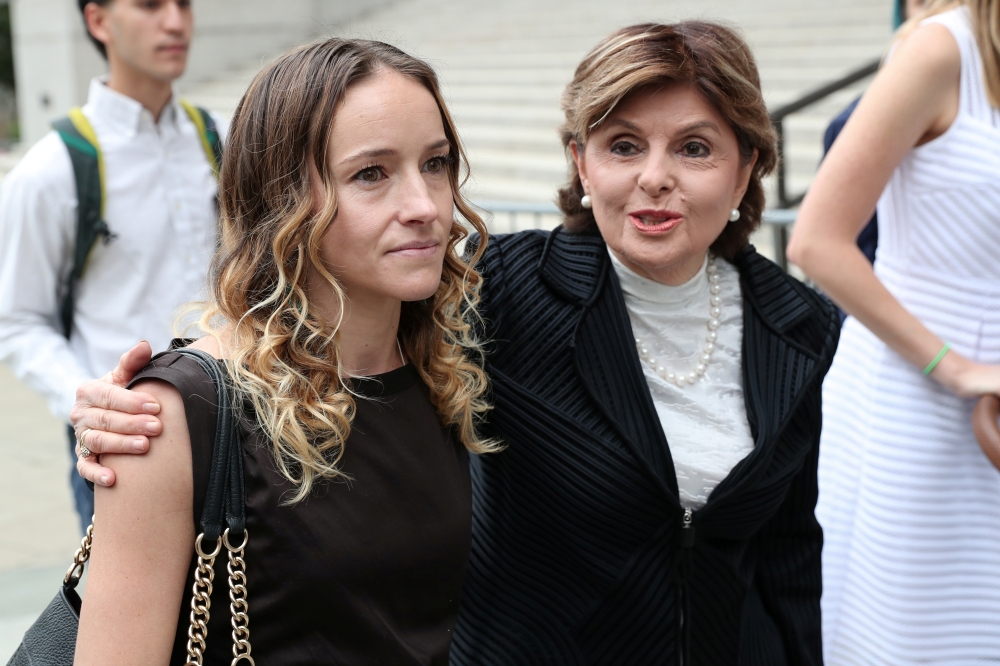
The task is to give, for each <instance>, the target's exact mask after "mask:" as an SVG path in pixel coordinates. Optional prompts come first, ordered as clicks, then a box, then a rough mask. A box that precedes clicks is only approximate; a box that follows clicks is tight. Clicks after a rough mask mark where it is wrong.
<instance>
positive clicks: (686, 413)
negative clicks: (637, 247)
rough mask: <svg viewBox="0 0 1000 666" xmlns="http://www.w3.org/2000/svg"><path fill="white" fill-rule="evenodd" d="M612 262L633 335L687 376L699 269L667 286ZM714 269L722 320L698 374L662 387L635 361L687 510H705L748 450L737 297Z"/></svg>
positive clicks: (692, 357)
mask: <svg viewBox="0 0 1000 666" xmlns="http://www.w3.org/2000/svg"><path fill="white" fill-rule="evenodd" d="M609 254H611V253H610V251H609ZM611 261H612V264H613V265H614V267H615V273H617V275H618V281H619V282H620V283H621V287H622V292H623V293H624V296H625V308H626V309H627V310H628V316H629V319H630V320H631V322H632V332H633V336H634V337H635V338H638V339H639V340H640V341H641V342H642V344H643V345H645V346H646V347H647V348H649V349H650V350H651V352H652V355H653V357H654V358H656V359H657V363H658V364H659V365H662V366H664V367H665V368H666V369H667V371H668V372H685V373H687V372H691V371H692V370H693V369H694V367H695V366H696V365H697V363H698V357H699V356H701V353H702V348H703V345H704V344H705V335H706V334H707V333H708V320H709V307H710V306H709V297H710V294H709V283H708V275H707V273H706V272H705V267H704V266H703V267H702V270H700V271H698V274H697V275H695V276H694V277H693V278H691V280H689V281H688V282H686V283H684V284H682V285H679V286H669V285H665V284H660V283H659V282H654V281H653V280H649V279H646V278H644V277H642V276H641V275H638V274H636V273H635V272H633V271H632V270H630V269H629V268H627V267H626V266H625V265H624V264H622V263H621V262H620V261H619V260H618V258H617V257H615V256H614V254H611ZM706 264H707V259H706ZM715 264H716V268H717V270H718V272H719V275H720V282H719V284H720V285H721V287H722V291H721V293H720V294H719V295H720V296H721V297H722V306H721V307H722V315H721V316H720V317H719V323H720V325H719V329H718V331H717V332H718V339H717V340H716V343H715V345H716V346H715V352H714V353H713V354H712V359H711V361H710V362H709V364H708V369H707V370H706V371H705V375H704V376H703V377H702V378H701V379H699V380H698V381H697V382H695V383H694V384H687V385H685V386H677V385H676V384H672V383H667V381H666V380H665V379H663V378H662V377H660V376H659V375H658V374H656V372H655V371H654V369H653V368H652V367H650V365H649V364H648V363H646V362H645V361H642V369H643V374H644V375H645V377H646V384H647V385H648V386H649V392H650V394H651V395H652V397H653V404H654V405H655V406H656V413H657V415H658V416H659V417H660V424H661V426H662V427H663V433H664V434H665V435H666V437H667V442H668V444H669V446H670V455H671V457H672V458H673V461H674V469H675V470H676V472H677V486H678V488H679V489H680V502H681V505H682V506H683V507H685V508H690V509H698V508H701V507H702V506H704V505H705V503H706V502H707V501H708V496H709V495H710V494H711V493H712V491H713V490H715V487H716V486H717V485H719V482H721V481H722V480H723V479H724V478H726V476H727V475H728V474H729V472H730V471H732V469H733V467H735V466H736V463H738V462H739V461H740V460H743V458H745V457H746V456H747V454H748V453H750V451H751V450H753V437H752V436H751V434H750V424H749V423H748V422H747V414H746V406H745V404H744V402H743V374H742V373H743V370H742V366H741V363H740V357H741V349H742V342H743V298H742V294H741V292H740V279H739V273H738V272H737V270H736V267H734V266H733V265H732V264H730V263H729V262H727V261H725V260H723V259H716V261H715Z"/></svg>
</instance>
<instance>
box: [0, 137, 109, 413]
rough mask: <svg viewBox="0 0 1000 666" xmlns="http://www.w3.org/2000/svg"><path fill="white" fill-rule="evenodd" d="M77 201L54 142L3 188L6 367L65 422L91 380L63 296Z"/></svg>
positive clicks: (1, 309)
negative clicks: (73, 340) (72, 340)
mask: <svg viewBox="0 0 1000 666" xmlns="http://www.w3.org/2000/svg"><path fill="white" fill-rule="evenodd" d="M75 202H76V194H75V184H74V181H73V173H72V166H71V164H70V161H69V155H68V154H67V153H66V149H65V147H64V146H62V145H61V142H60V139H59V138H58V137H57V136H56V135H54V134H51V135H49V136H46V137H45V138H44V139H42V141H41V142H39V144H38V145H37V146H35V147H34V148H32V150H31V151H29V153H28V154H27V155H25V157H24V158H23V160H22V162H21V163H20V164H18V166H17V167H15V169H14V170H13V171H11V173H10V174H8V176H7V177H6V178H5V179H4V182H3V186H2V187H0V361H3V362H5V363H7V364H8V365H9V366H10V368H11V370H12V371H13V372H14V374H15V375H16V376H17V377H18V379H20V380H21V381H23V382H24V383H25V384H27V385H28V386H29V387H30V388H31V389H33V390H34V391H36V392H38V393H40V394H41V395H42V396H43V397H44V398H45V399H46V401H47V402H48V404H49V408H50V409H51V410H52V412H53V413H54V414H55V415H56V416H59V417H61V418H63V419H66V418H67V417H68V416H69V412H70V408H71V407H72V405H73V401H74V398H75V394H76V387H77V386H78V385H79V384H80V382H83V381H86V380H88V379H91V377H92V375H90V374H89V373H88V372H87V370H86V369H85V368H84V367H83V366H82V365H81V364H80V363H79V361H77V359H76V357H75V356H74V355H73V353H72V352H71V351H70V348H69V343H68V341H67V339H66V337H65V336H64V335H63V331H62V322H61V321H60V319H59V293H60V292H61V291H62V290H63V288H64V285H63V281H64V280H65V279H66V275H67V274H68V272H69V269H70V265H71V263H72V251H73V239H74V234H75V224H76V221H75V214H76V205H75Z"/></svg>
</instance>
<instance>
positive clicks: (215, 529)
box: [174, 347, 254, 666]
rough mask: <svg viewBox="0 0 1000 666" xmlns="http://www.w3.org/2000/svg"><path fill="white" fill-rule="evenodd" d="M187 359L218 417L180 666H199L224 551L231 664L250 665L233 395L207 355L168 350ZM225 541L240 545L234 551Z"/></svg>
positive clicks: (239, 463) (238, 446) (242, 511)
mask: <svg viewBox="0 0 1000 666" xmlns="http://www.w3.org/2000/svg"><path fill="white" fill-rule="evenodd" d="M174 351H175V352H176V353H178V354H183V355H185V356H188V357H190V358H191V359H193V360H194V361H195V362H197V363H198V365H199V366H200V367H201V369H202V370H204V371H205V374H207V375H208V376H209V377H210V378H211V379H212V382H213V383H214V384H215V391H216V396H217V403H218V416H217V418H216V421H215V441H214V444H213V446H212V462H211V467H210V469H209V477H208V493H207V494H206V496H205V508H204V509H203V511H202V514H201V523H200V526H201V533H200V534H199V535H198V537H197V539H196V540H195V553H196V554H197V555H198V562H197V565H196V567H195V576H194V586H193V588H192V596H191V619H190V626H189V628H188V643H187V653H188V661H187V664H186V666H202V664H203V661H204V654H205V648H206V646H207V643H206V641H207V639H208V621H209V618H210V615H211V614H210V612H209V608H210V607H211V597H212V589H213V585H212V583H213V581H214V580H215V558H216V557H217V556H218V555H219V553H220V552H221V551H222V548H223V546H225V548H226V550H227V551H228V557H229V564H228V566H227V567H226V569H227V572H228V573H229V599H230V604H229V610H230V612H231V613H232V623H231V624H232V627H233V660H232V665H233V666H235V664H237V663H238V662H240V661H246V662H248V663H249V664H251V665H253V664H254V660H253V657H251V656H250V649H251V648H250V630H249V628H248V625H249V622H250V618H249V615H248V611H249V607H248V605H247V588H246V584H247V577H246V561H245V560H244V557H243V555H244V550H245V548H246V545H247V540H248V539H249V534H248V533H247V530H246V489H245V485H244V479H243V448H242V446H241V442H240V429H239V424H238V422H237V419H236V417H235V416H234V411H235V410H234V406H233V392H232V391H231V390H230V388H231V387H230V385H229V379H228V375H227V374H226V373H225V372H223V370H222V368H221V367H220V365H219V362H218V361H217V360H216V359H215V358H214V357H213V356H211V355H210V354H207V353H205V352H203V351H201V350H198V349H191V348H190V347H182V348H179V349H175V350H174ZM231 537H233V538H235V539H238V540H239V541H241V543H240V544H239V545H238V546H234V545H233V543H232V541H231V540H230V539H231ZM206 543H208V544H213V543H214V544H215V545H214V548H213V550H212V551H211V552H206V550H205V548H204V547H203V544H206Z"/></svg>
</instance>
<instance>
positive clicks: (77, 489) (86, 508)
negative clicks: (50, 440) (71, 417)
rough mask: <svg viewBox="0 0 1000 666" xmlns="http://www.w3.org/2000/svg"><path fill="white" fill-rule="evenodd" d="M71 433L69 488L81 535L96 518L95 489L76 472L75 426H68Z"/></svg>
mask: <svg viewBox="0 0 1000 666" xmlns="http://www.w3.org/2000/svg"><path fill="white" fill-rule="evenodd" d="M66 428H67V432H68V433H69V458H70V460H72V461H73V464H72V466H71V467H70V471H69V487H70V489H71V490H72V492H73V504H74V506H75V507H76V513H77V514H78V516H79V518H80V534H81V535H82V534H86V532H87V528H88V527H89V526H90V521H91V519H93V517H94V489H93V488H91V487H90V485H89V484H88V483H87V481H86V479H84V478H83V477H82V476H80V475H79V474H78V473H77V471H76V433H74V432H73V426H66Z"/></svg>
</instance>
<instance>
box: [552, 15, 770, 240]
mask: <svg viewBox="0 0 1000 666" xmlns="http://www.w3.org/2000/svg"><path fill="white" fill-rule="evenodd" d="M663 82H678V83H691V84H693V85H695V86H696V87H697V89H698V90H699V91H700V92H701V94H702V95H704V96H705V98H706V99H707V100H708V101H709V102H711V103H712V104H713V105H714V106H715V108H716V109H718V111H719V113H721V114H722V116H723V118H725V119H726V120H727V121H728V122H729V125H730V127H732V129H733V131H734V132H735V133H736V139H737V142H738V143H739V148H740V156H741V158H742V160H743V163H744V164H749V163H750V160H752V159H753V154H754V151H755V150H756V151H757V162H756V163H755V164H754V167H753V171H752V172H751V174H750V183H749V185H748V187H747V191H746V194H745V195H744V197H743V201H742V202H741V203H740V206H739V210H740V219H739V221H738V222H734V223H731V224H727V225H726V228H725V229H724V230H723V232H722V234H721V235H720V236H719V237H718V238H717V239H716V240H715V242H714V243H713V244H712V251H713V252H715V253H716V254H718V255H719V256H722V257H725V258H726V259H732V258H733V257H734V256H735V255H736V253H737V252H739V251H740V250H741V249H743V248H744V247H746V245H747V243H748V242H749V239H750V234H751V233H753V231H754V230H755V229H756V228H757V227H758V226H760V221H761V215H762V214H763V212H764V185H763V182H762V181H763V179H764V177H766V176H767V175H768V174H769V173H771V172H772V171H773V170H774V168H775V167H776V166H777V164H778V147H777V136H776V134H775V132H774V127H773V126H772V125H771V119H770V116H769V115H768V113H767V106H766V105H765V104H764V96H763V94H762V93H761V90H760V75H759V74H758V73H757V65H756V64H755V62H754V59H753V54H752V53H751V52H750V47H749V46H747V44H746V42H744V41H743V39H742V38H740V36H739V35H738V34H736V32H734V31H733V30H730V29H729V28H726V27H725V26H722V25H719V24H717V23H709V22H705V21H684V22H681V23H674V24H669V25H668V24H662V23H643V24H639V25H632V26H628V27H626V28H622V29H620V30H618V31H616V32H614V33H612V34H611V35H609V36H608V37H606V38H605V39H604V40H602V41H601V42H600V43H599V44H598V45H597V46H595V47H594V48H593V50H592V51H591V52H590V53H589V54H587V57H586V58H584V59H583V62H581V63H580V65H579V66H578V67H577V68H576V74H575V75H574V76H573V80H572V81H570V83H569V85H568V86H566V90H565V91H564V92H563V95H562V109H563V112H564V113H565V115H566V122H565V123H564V124H563V126H562V128H561V129H560V135H561V137H562V142H563V148H564V149H565V150H566V154H567V158H568V157H569V146H570V144H571V143H575V144H576V145H577V146H578V147H579V148H581V149H582V148H583V146H584V145H585V144H586V142H587V139H588V137H589V136H590V134H591V132H593V130H594V128H596V127H597V126H598V125H600V124H601V123H602V122H603V121H604V119H606V118H607V117H608V115H610V114H611V112H612V111H614V109H615V107H617V106H618V104H619V103H620V102H621V101H622V100H623V99H625V97H627V96H628V95H629V94H630V93H632V92H634V91H636V90H638V89H640V88H643V87H645V86H648V85H651V84H655V83H663ZM569 171H570V173H569V182H568V183H567V184H566V185H565V186H563V187H562V188H561V189H560V190H559V197H558V201H557V203H558V204H559V208H560V210H562V212H563V215H564V216H565V221H564V226H565V227H566V229H567V230H568V231H574V232H580V233H591V232H596V231H597V221H596V220H595V219H594V214H593V212H592V211H591V210H589V209H587V208H584V207H583V206H582V205H580V199H581V197H583V184H582V183H581V182H580V173H579V171H578V170H577V168H576V164H575V163H574V162H573V160H572V159H570V160H569Z"/></svg>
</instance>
